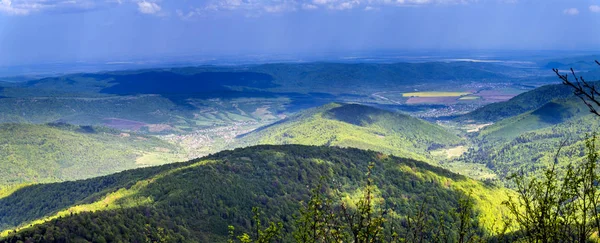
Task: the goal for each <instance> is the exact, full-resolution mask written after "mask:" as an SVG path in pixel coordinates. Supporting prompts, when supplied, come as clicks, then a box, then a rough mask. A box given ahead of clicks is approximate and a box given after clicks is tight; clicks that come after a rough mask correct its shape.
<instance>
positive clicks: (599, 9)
mask: <svg viewBox="0 0 600 243" xmlns="http://www.w3.org/2000/svg"><path fill="white" fill-rule="evenodd" d="M590 11H592V12H594V13H600V6H598V5H590Z"/></svg>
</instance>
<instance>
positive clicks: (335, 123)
mask: <svg viewBox="0 0 600 243" xmlns="http://www.w3.org/2000/svg"><path fill="white" fill-rule="evenodd" d="M461 142H462V139H461V138H460V137H459V136H457V135H456V134H454V133H452V132H450V131H449V130H447V129H445V128H443V127H441V126H439V125H437V124H432V123H429V122H427V121H424V120H421V119H418V118H414V117H411V116H409V115H404V114H401V113H397V112H392V111H387V110H382V109H378V108H375V107H370V106H365V105H359V104H342V103H331V104H328V105H325V106H321V107H318V108H313V109H310V110H306V111H302V112H300V113H299V114H297V115H294V116H292V117H289V118H287V119H285V120H282V121H280V122H277V123H275V124H272V125H269V126H266V127H263V128H259V129H257V130H255V131H253V132H250V133H248V134H245V135H242V136H241V137H240V138H239V141H238V142H237V144H236V146H249V145H254V144H304V145H327V146H341V147H354V148H360V149H370V150H375V151H379V152H383V153H390V154H394V155H397V156H401V157H406V158H413V159H417V160H422V161H430V158H431V157H430V156H429V152H428V150H430V149H435V148H440V147H446V146H452V145H457V144H459V143H461ZM430 162H431V161H430Z"/></svg>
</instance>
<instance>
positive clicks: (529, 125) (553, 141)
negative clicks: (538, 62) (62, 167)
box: [461, 96, 600, 178]
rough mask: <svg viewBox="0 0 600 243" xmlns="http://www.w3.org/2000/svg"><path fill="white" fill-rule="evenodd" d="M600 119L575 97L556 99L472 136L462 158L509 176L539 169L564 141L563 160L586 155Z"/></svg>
mask: <svg viewBox="0 0 600 243" xmlns="http://www.w3.org/2000/svg"><path fill="white" fill-rule="evenodd" d="M598 127H600V119H599V118H598V117H596V116H595V115H593V114H590V112H589V109H588V108H587V107H586V105H585V104H583V102H581V100H579V99H578V98H577V97H575V96H571V97H569V98H566V99H554V100H552V101H550V102H547V103H546V104H544V105H542V106H541V107H539V108H537V109H534V110H532V111H528V112H525V113H523V114H520V115H517V116H514V117H510V118H507V119H504V120H501V121H499V122H497V123H495V124H493V125H490V126H487V127H485V128H484V129H482V130H481V131H479V132H478V133H477V134H475V135H474V136H473V137H472V142H473V144H474V145H475V148H474V149H471V150H469V151H468V153H467V154H465V155H464V156H462V158H461V160H466V161H467V162H472V163H481V164H486V165H487V167H488V168H490V169H492V170H494V171H495V172H496V173H498V174H499V175H500V176H501V178H505V177H507V176H509V175H511V174H512V173H515V172H520V171H523V172H527V173H529V172H535V171H536V170H537V169H540V168H544V167H545V166H547V165H549V164H550V163H551V162H553V160H552V158H553V156H554V155H555V153H556V152H557V151H558V148H559V147H560V146H561V144H563V143H564V144H563V145H564V147H563V148H562V149H561V154H560V159H561V163H565V164H566V163H569V162H573V161H574V160H577V159H578V158H581V157H583V155H584V146H583V140H584V138H585V137H586V135H591V134H592V133H594V132H598Z"/></svg>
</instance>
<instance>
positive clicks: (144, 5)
mask: <svg viewBox="0 0 600 243" xmlns="http://www.w3.org/2000/svg"><path fill="white" fill-rule="evenodd" d="M137 5H138V11H140V13H143V14H157V13H159V12H160V10H161V7H160V6H159V5H158V4H157V3H155V2H147V1H140V2H138V3H137Z"/></svg>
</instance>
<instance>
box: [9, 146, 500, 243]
mask: <svg viewBox="0 0 600 243" xmlns="http://www.w3.org/2000/svg"><path fill="white" fill-rule="evenodd" d="M370 162H373V163H374V164H375V169H374V170H373V177H372V178H373V180H374V185H376V186H377V190H376V195H375V196H376V197H377V198H385V199H386V205H389V206H391V205H394V208H395V210H396V212H397V213H398V215H400V216H401V215H406V214H407V213H409V212H412V210H415V209H416V205H420V204H421V203H422V202H426V204H427V206H428V208H429V212H430V214H428V215H430V216H429V217H433V216H432V215H437V216H436V217H443V218H444V222H448V223H451V222H454V221H455V220H457V219H456V218H455V216H452V215H451V214H450V212H451V211H452V208H455V207H456V206H457V203H458V199H459V197H461V196H464V195H465V193H468V192H472V196H473V198H474V199H475V202H476V203H475V209H476V210H477V211H478V212H479V213H478V214H477V219H478V220H477V222H478V224H479V227H480V228H481V229H482V230H484V231H485V230H488V229H489V228H490V227H492V225H493V223H494V222H495V219H497V218H498V217H500V215H502V213H501V212H500V210H501V206H500V203H501V201H502V200H504V199H506V193H507V191H506V190H504V189H500V188H497V187H493V186H485V185H484V184H482V183H480V182H477V181H474V180H471V179H468V178H466V177H463V176H460V175H457V174H454V173H451V172H449V171H446V170H444V169H441V168H438V167H434V166H431V165H428V164H426V163H423V162H418V161H414V160H410V159H402V158H397V157H393V156H386V155H383V154H381V153H377V152H369V151H363V150H358V149H342V148H332V147H314V146H300V145H286V146H256V147H249V148H244V149H236V150H234V151H225V152H221V153H218V154H216V155H212V156H208V157H205V158H202V159H197V160H194V161H190V162H187V163H180V164H170V165H165V166H162V167H153V168H144V169H137V170H132V171H126V172H122V173H119V174H115V175H111V176H107V177H101V178H95V179H90V180H86V181H77V182H67V183H58V184H47V185H35V186H30V187H25V188H23V189H20V190H17V191H16V192H14V193H12V194H10V195H8V196H6V197H4V198H2V199H0V215H3V217H0V226H1V227H2V228H3V229H9V228H12V227H13V226H16V225H23V226H27V227H25V228H20V229H18V231H17V233H16V234H14V233H10V235H9V236H8V238H6V239H5V240H6V241H8V242H15V241H18V240H27V239H30V240H33V241H43V240H48V239H54V240H63V239H70V240H87V241H101V240H100V239H104V240H106V241H108V242H113V241H131V240H133V239H136V240H137V239H149V240H150V241H158V240H160V239H166V240H168V241H177V240H180V241H187V242H224V241H225V237H226V235H227V226H228V225H234V226H235V227H236V229H238V230H245V231H248V230H250V227H251V218H252V215H251V209H252V207H259V208H260V209H261V210H262V211H264V214H263V215H264V216H265V218H266V219H269V220H274V221H281V222H283V223H284V225H285V227H286V229H288V230H291V229H292V228H293V218H292V215H294V213H296V212H297V209H298V207H299V201H301V200H307V199H308V196H309V192H310V190H311V188H313V187H314V186H316V185H317V184H318V183H319V182H325V183H326V184H327V185H329V186H331V188H336V190H331V189H330V190H329V192H328V193H327V194H328V195H330V197H331V198H332V199H333V200H334V201H339V200H340V199H341V198H355V197H356V196H357V193H360V190H361V188H363V186H364V185H365V183H366V172H367V166H368V165H369V163H370ZM56 195H59V196H56ZM36 219H48V220H51V221H49V222H45V223H44V221H45V220H38V221H34V220H36ZM435 220H436V221H435V222H438V221H439V220H441V218H437V219H435ZM31 224H33V225H34V226H33V227H30V226H29V225H31ZM399 227H401V226H399ZM11 232H12V231H11ZM286 232H289V231H286ZM7 233H9V232H5V233H4V234H3V236H6V235H7ZM286 234H287V233H286ZM286 237H289V235H286Z"/></svg>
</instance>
